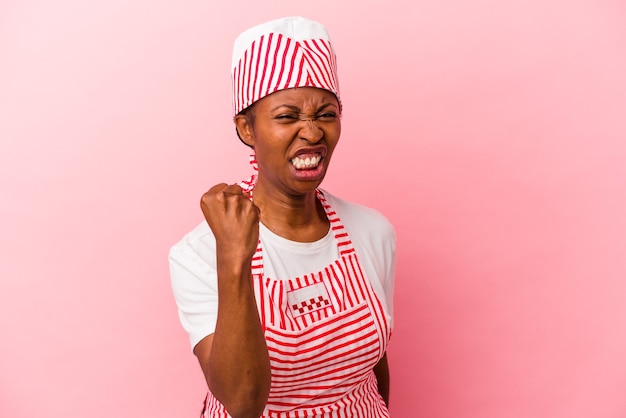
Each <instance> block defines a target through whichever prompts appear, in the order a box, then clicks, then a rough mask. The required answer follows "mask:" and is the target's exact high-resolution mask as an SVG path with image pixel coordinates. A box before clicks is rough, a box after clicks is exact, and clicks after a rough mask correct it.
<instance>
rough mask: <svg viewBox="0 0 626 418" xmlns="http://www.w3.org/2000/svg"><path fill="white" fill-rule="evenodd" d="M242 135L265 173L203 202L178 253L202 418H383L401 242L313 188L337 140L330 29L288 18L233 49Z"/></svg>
mask: <svg viewBox="0 0 626 418" xmlns="http://www.w3.org/2000/svg"><path fill="white" fill-rule="evenodd" d="M232 75H233V90H234V91H233V97H234V100H233V103H234V112H233V113H234V115H235V116H234V121H235V125H236V129H237V134H238V136H239V138H240V140H241V141H242V142H244V143H245V144H246V145H248V146H249V147H251V148H252V150H253V151H254V156H253V157H254V158H253V163H254V166H255V168H256V169H257V172H256V174H255V175H253V176H252V177H251V178H250V179H249V180H246V181H243V182H240V183H239V184H230V185H228V184H218V185H216V186H214V187H212V188H211V189H210V190H209V191H208V192H206V193H205V194H204V195H203V196H202V199H201V209H202V212H203V214H204V217H205V220H206V222H203V223H202V224H200V225H199V226H198V227H196V228H195V229H194V230H193V231H191V232H190V233H188V234H187V235H186V236H185V237H184V238H183V239H182V240H181V241H180V242H179V243H177V244H176V245H174V246H173V247H172V249H171V251H170V268H171V276H172V286H173V290H174V295H175V297H176V302H177V304H178V308H179V316H180V319H181V322H182V324H183V326H184V328H185V329H186V330H187V332H188V333H189V336H190V341H191V346H192V347H193V352H194V354H195V355H196V356H197V358H198V360H199V362H200V366H201V368H202V371H203V373H204V376H205V378H206V381H207V384H208V387H209V392H208V395H207V398H206V400H205V404H204V409H203V416H204V417H227V416H232V417H235V418H238V417H259V416H263V417H303V416H307V417H387V416H389V414H388V410H387V404H388V400H389V370H388V366H387V358H386V355H385V351H386V347H387V342H388V339H389V336H390V334H391V328H392V292H393V280H394V268H395V234H394V231H393V228H392V226H391V225H390V224H389V222H388V221H387V220H386V219H385V218H384V217H383V216H382V215H380V214H379V213H378V212H376V211H374V210H373V209H369V208H365V207H362V206H359V205H355V204H353V203H349V202H346V201H344V200H342V199H339V198H337V197H335V196H333V195H331V194H330V193H328V192H326V191H323V190H321V189H319V186H320V184H321V182H322V180H323V178H324V176H325V174H326V170H327V169H328V165H329V163H330V160H331V156H332V154H333V151H334V149H335V146H336V145H337V142H338V141H339V136H340V132H341V119H340V116H341V103H340V99H339V88H338V84H337V71H336V60H335V55H334V52H333V49H332V46H331V44H330V40H329V37H328V34H327V32H326V30H325V28H324V27H323V26H322V25H320V24H319V23H317V22H313V21H310V20H307V19H304V18H301V17H290V18H284V19H278V20H275V21H271V22H267V23H264V24H262V25H259V26H256V27H254V28H251V29H249V30H247V31H245V32H244V33H242V34H241V35H240V36H239V37H238V38H237V40H236V41H235V46H234V51H233V72H232Z"/></svg>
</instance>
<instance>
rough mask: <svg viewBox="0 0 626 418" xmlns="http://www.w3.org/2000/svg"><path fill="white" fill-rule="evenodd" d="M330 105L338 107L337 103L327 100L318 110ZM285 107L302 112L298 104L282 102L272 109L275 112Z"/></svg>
mask: <svg viewBox="0 0 626 418" xmlns="http://www.w3.org/2000/svg"><path fill="white" fill-rule="evenodd" d="M328 106H334V107H336V105H335V104H333V103H331V102H326V103H323V104H322V105H321V106H320V107H318V108H317V112H319V111H320V110H323V109H325V108H326V107H328ZM283 107H286V108H288V109H289V110H293V111H294V112H301V109H300V108H299V107H298V106H294V105H288V104H281V105H278V106H276V107H275V108H273V109H271V110H270V111H271V112H274V111H276V110H278V109H280V108H283Z"/></svg>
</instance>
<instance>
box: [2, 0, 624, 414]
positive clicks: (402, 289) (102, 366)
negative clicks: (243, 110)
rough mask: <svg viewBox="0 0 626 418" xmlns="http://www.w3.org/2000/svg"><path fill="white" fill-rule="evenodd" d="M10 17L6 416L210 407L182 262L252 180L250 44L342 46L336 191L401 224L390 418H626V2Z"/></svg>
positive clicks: (112, 7)
mask: <svg viewBox="0 0 626 418" xmlns="http://www.w3.org/2000/svg"><path fill="white" fill-rule="evenodd" d="M294 4H296V3H294V2H293V1H278V0H275V1H271V0H270V1H263V2H261V1H259V2H249V4H247V5H244V4H242V3H233V2H217V1H182V2H181V1H174V0H156V1H155V0H150V1H148V0H131V1H122V0H110V1H98V2H96V1H84V0H58V1H54V2H49V1H42V0H3V1H2V3H0V118H1V119H0V122H1V123H0V138H1V148H0V190H1V199H2V200H1V203H0V231H1V232H0V274H1V281H0V338H1V340H0V416H2V417H11V418H16V417H17V418H26V417H41V416H44V417H79V416H90V417H94V418H97V417H131V416H142V417H163V418H166V417H167V418H170V417H197V416H198V412H199V409H200V403H201V400H202V396H203V392H204V390H205V389H204V386H205V384H204V381H203V378H202V376H201V373H200V369H199V367H198V366H197V363H196V360H195V358H194V357H193V356H192V354H191V352H190V349H189V347H188V342H187V337H186V335H185V334H184V332H183V330H182V329H181V327H180V325H179V323H178V318H177V313H176V309H175V304H174V301H173V297H172V295H171V291H170V285H169V273H168V265H167V251H168V249H169V247H170V245H172V244H173V243H174V242H175V241H177V240H178V239H179V238H180V237H181V236H182V235H183V234H184V233H185V232H186V231H187V230H189V229H191V228H192V227H193V226H195V225H196V224H197V223H198V222H200V221H201V219H202V217H201V213H200V211H199V206H198V199H199V196H200V195H201V194H202V193H203V192H204V191H205V190H206V189H207V188H208V187H210V186H211V185H213V184H214V183H217V182H221V181H229V182H232V181H235V180H239V179H240V178H242V177H244V176H247V175H248V173H249V169H248V165H247V150H246V149H245V147H243V146H242V145H241V144H240V143H239V141H238V140H237V139H236V137H235V135H234V128H233V126H232V123H231V119H230V96H229V92H230V81H229V65H230V49H231V44H232V41H233V40H234V37H235V36H236V34H237V33H238V32H240V31H241V30H242V29H244V28H246V27H247V26H249V25H252V24H255V23H259V22H261V21H264V20H266V19H271V18H276V17H280V16H284V15H291V14H302V15H306V16H309V17H311V18H314V19H318V20H320V21H322V22H324V23H325V24H326V26H327V27H328V29H329V30H330V32H331V36H332V38H333V40H334V42H335V44H336V49H337V52H338V55H339V71H340V79H341V87H342V95H343V103H344V106H345V114H344V125H343V127H344V130H343V136H342V142H341V143H340V146H339V148H338V150H337V154H336V156H335V158H334V160H333V163H334V165H333V166H332V167H331V170H330V172H329V175H328V178H327V181H326V182H325V184H324V186H325V188H327V189H328V190H331V191H333V192H335V193H337V194H339V195H342V196H344V197H346V198H349V199H352V200H355V201H358V202H361V203H364V204H367V205H372V206H375V207H377V208H378V209H379V210H381V211H382V212H383V213H384V214H385V215H387V216H388V217H389V218H390V220H391V221H392V222H393V223H394V224H395V225H396V228H397V232H398V244H399V250H398V276H397V293H396V321H397V326H396V329H395V332H394V338H393V339H392V342H391V348H390V351H389V357H390V362H391V372H392V399H391V402H392V413H393V415H394V416H395V417H429V418H430V417H468V418H474V417H476V418H479V417H480V418H492V417H493V418H501V417H506V418H516V417H555V418H564V417H565V418H570V417H572V418H573V417H581V418H589V417H593V418H617V417H625V416H626V396H624V393H626V354H625V353H626V262H625V259H626V216H625V215H624V214H625V213H626V145H624V143H625V139H626V122H625V120H626V116H625V115H626V81H625V80H626V76H625V74H626V6H625V5H624V2H623V1H608V0H606V1H603V0H596V1H584V2H582V1H570V0H568V1H565V0H531V1H528V0H514V1H504V2H503V1H499V0H482V1H473V2H467V1H464V0H445V1H408V0H407V1H394V0H388V1H384V2H382V1H376V2H375V1H370V2H365V1H358V2H357V1H354V2H343V1H342V2H338V1H336V0H320V1H316V2H302V4H297V5H294Z"/></svg>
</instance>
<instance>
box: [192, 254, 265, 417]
mask: <svg viewBox="0 0 626 418" xmlns="http://www.w3.org/2000/svg"><path fill="white" fill-rule="evenodd" d="M218 276H219V284H218V285H219V288H220V289H219V297H220V301H219V307H218V317H217V323H216V327H215V333H214V334H213V340H212V342H211V347H210V356H209V357H208V359H207V361H206V365H205V367H203V369H204V370H205V377H206V380H207V383H208V385H209V388H210V390H211V393H213V395H214V396H215V397H216V398H217V399H218V400H219V401H220V402H221V403H222V404H223V405H224V406H225V407H226V409H227V410H228V411H229V413H230V414H231V415H232V416H233V417H258V416H259V415H260V414H261V412H262V411H263V409H264V407H265V404H266V402H267V397H268V394H269V388H270V364H269V355H268V352H267V346H266V344H265V337H264V333H263V329H262V326H261V323H260V321H259V315H258V311H257V307H256V302H255V298H254V290H253V287H252V280H251V273H250V268H249V263H248V266H247V267H243V268H235V269H233V268H232V267H231V266H230V265H227V266H224V265H221V266H220V263H219V261H218Z"/></svg>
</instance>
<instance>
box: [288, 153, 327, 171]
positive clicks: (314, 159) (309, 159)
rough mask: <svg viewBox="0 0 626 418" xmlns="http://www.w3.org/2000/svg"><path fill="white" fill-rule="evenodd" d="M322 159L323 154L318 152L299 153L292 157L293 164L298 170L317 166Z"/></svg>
mask: <svg viewBox="0 0 626 418" xmlns="http://www.w3.org/2000/svg"><path fill="white" fill-rule="evenodd" d="M321 160H322V156H321V155H318V154H306V155H299V156H297V157H294V158H292V159H291V164H293V166H294V167H295V168H296V170H310V169H312V168H316V167H317V166H318V165H319V163H320V161H321Z"/></svg>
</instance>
